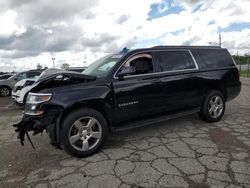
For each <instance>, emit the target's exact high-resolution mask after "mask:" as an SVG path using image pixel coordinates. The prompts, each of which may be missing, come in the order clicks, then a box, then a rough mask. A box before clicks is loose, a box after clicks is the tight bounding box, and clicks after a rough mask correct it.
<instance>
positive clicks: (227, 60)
mask: <svg viewBox="0 0 250 188" xmlns="http://www.w3.org/2000/svg"><path fill="white" fill-rule="evenodd" d="M35 84H36V86H35V87H34V88H33V89H32V90H31V92H30V93H29V95H28V97H27V102H26V105H25V111H24V117H23V119H22V121H21V122H20V123H18V124H16V125H14V126H15V127H17V130H16V131H17V132H19V138H20V139H21V142H23V140H24V135H25V133H27V131H34V133H35V134H36V133H39V132H42V131H43V130H44V129H46V130H47V131H48V132H49V135H50V138H51V143H53V144H55V145H57V146H60V147H62V148H63V149H64V150H65V151H66V152H68V153H70V154H72V155H75V156H79V157H82V156H87V155H90V154H92V153H94V152H96V151H97V150H98V149H99V148H100V147H101V145H102V144H103V142H104V140H105V138H106V137H107V134H108V132H109V131H119V130H125V129H129V128H134V127H140V126H145V125H149V124H154V123H157V122H160V121H164V120H167V119H171V118H176V117H180V116H184V115H188V114H191V113H199V116H200V117H201V119H203V120H205V121H207V122H217V121H219V120H220V119H221V118H222V116H223V114H224V111H225V102H226V101H229V100H231V99H233V98H235V97H236V96H237V95H239V93H240V90H241V82H240V80H239V72H238V69H237V67H236V66H235V63H234V61H233V59H232V57H231V55H230V54H229V52H228V51H227V50H226V49H223V48H220V47H208V46H157V47H153V48H146V49H137V50H132V51H127V50H124V51H122V52H120V53H117V54H111V55H108V56H106V57H103V58H101V59H99V60H98V61H96V62H95V63H93V64H91V65H90V66H89V67H88V68H87V69H86V70H85V71H83V72H82V73H75V72H69V71H64V72H61V71H58V72H57V73H55V74H52V75H51V74H49V75H46V74H45V75H42V76H41V77H40V78H39V80H37V81H36V83H35Z"/></svg>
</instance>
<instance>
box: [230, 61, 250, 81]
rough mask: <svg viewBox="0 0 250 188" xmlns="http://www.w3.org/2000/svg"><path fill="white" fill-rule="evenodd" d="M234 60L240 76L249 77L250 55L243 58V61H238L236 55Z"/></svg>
mask: <svg viewBox="0 0 250 188" xmlns="http://www.w3.org/2000/svg"><path fill="white" fill-rule="evenodd" d="M234 60H235V62H236V65H237V67H238V69H239V72H240V76H245V77H250V56H248V58H245V60H244V61H240V60H239V58H237V57H234Z"/></svg>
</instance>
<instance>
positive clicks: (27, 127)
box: [13, 93, 61, 148]
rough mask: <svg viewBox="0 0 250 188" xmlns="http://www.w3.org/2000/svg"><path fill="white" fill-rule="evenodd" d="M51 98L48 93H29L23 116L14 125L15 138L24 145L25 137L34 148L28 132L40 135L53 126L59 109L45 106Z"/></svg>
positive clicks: (59, 111)
mask: <svg viewBox="0 0 250 188" xmlns="http://www.w3.org/2000/svg"><path fill="white" fill-rule="evenodd" d="M51 97H52V94H50V93H29V95H28V97H27V101H26V105H25V110H24V116H23V118H22V120H21V121H20V122H19V123H17V124H14V125H13V127H15V128H16V129H15V131H16V132H17V133H18V136H17V138H18V139H20V142H21V144H22V145H24V139H25V135H26V136H27V139H28V141H29V142H30V143H31V145H32V147H33V148H34V146H33V144H32V142H31V140H30V137H29V134H28V132H30V131H33V135H36V134H39V133H42V132H43V131H44V130H45V129H48V126H53V124H54V123H55V122H56V121H55V120H56V118H57V117H58V116H59V115H60V113H61V109H60V108H59V107H56V108H55V107H53V106H51V107H50V106H49V105H48V104H46V102H48V101H49V100H50V99H51Z"/></svg>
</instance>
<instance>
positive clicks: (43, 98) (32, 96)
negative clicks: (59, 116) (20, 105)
mask: <svg viewBox="0 0 250 188" xmlns="http://www.w3.org/2000/svg"><path fill="white" fill-rule="evenodd" d="M51 96H52V94H51V93H29V94H28V96H27V100H26V102H27V103H30V104H37V103H43V102H47V101H49V100H50V99H51Z"/></svg>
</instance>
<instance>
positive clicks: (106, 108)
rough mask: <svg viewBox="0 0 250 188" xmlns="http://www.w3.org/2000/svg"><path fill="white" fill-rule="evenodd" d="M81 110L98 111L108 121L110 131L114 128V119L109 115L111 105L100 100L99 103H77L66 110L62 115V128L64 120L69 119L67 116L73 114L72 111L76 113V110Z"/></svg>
mask: <svg viewBox="0 0 250 188" xmlns="http://www.w3.org/2000/svg"><path fill="white" fill-rule="evenodd" d="M81 108H91V109H94V110H96V111H98V112H99V113H101V114H102V115H103V117H104V118H105V119H106V121H107V123H108V127H109V129H110V127H111V126H112V119H111V116H110V113H109V112H110V109H111V107H110V105H109V104H107V103H106V102H104V101H102V100H98V101H96V100H88V101H83V102H78V103H75V104H73V105H71V106H69V107H67V108H65V109H64V110H63V111H62V113H61V119H60V127H61V126H62V123H61V122H63V121H64V119H65V118H66V117H67V115H68V114H69V113H71V112H72V111H75V110H79V109H81Z"/></svg>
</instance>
